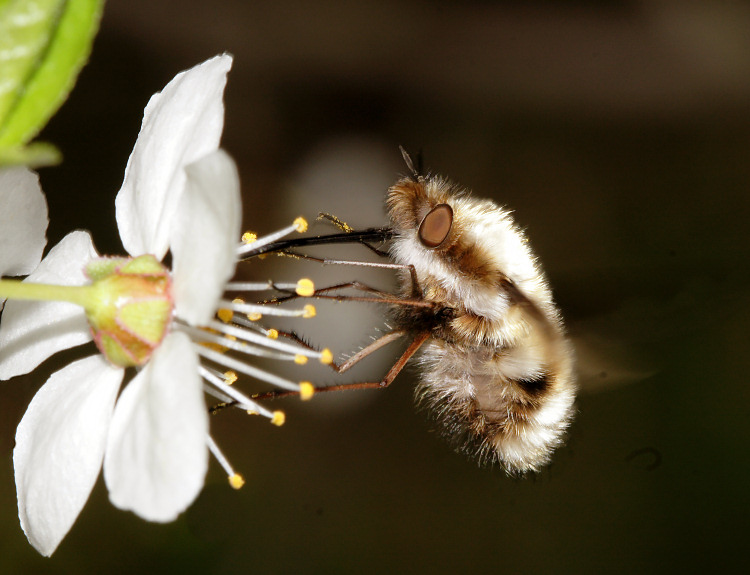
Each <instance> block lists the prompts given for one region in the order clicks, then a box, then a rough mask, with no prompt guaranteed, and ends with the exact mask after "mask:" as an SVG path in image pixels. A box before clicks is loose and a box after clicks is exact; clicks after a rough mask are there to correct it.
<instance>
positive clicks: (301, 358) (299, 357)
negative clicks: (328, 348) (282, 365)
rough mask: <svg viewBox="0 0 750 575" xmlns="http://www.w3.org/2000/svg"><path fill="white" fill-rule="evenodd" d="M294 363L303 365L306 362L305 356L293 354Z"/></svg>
mask: <svg viewBox="0 0 750 575" xmlns="http://www.w3.org/2000/svg"><path fill="white" fill-rule="evenodd" d="M294 363H296V364H297V365H305V364H306V363H307V356H305V355H301V354H299V353H298V354H297V355H295V356H294Z"/></svg>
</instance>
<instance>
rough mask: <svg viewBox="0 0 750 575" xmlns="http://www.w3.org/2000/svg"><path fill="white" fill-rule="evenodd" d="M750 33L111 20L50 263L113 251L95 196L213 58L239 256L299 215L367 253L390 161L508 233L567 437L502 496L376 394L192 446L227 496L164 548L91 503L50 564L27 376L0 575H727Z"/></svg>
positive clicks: (736, 557)
mask: <svg viewBox="0 0 750 575" xmlns="http://www.w3.org/2000/svg"><path fill="white" fill-rule="evenodd" d="M748 30H750V3H748V2H721V3H719V2H695V1H689V0H688V1H685V0H650V1H646V0H643V1H636V0H630V1H628V0H611V1H596V2H594V1H583V0H580V1H566V2H551V1H547V2H544V1H529V2H519V1H516V2H511V1H505V2H503V1H495V2H492V1H489V0H485V1H461V2H457V1H450V0H442V1H435V2H426V1H416V0H401V1H398V2H395V1H392V0H378V1H375V0H362V1H359V2H351V3H346V2H331V1H320V2H314V3H309V2H302V1H290V0H274V1H246V0H214V1H213V2H210V3H209V2H199V1H195V0H191V1H187V0H180V1H178V0H149V1H146V0H129V1H127V2H126V1H124V0H111V1H110V2H109V3H108V4H107V6H106V9H105V14H104V19H103V22H102V29H101V32H100V34H99V36H98V39H97V41H96V44H95V47H94V51H93V55H92V58H91V61H90V63H89V64H88V66H87V67H86V68H85V69H84V71H83V73H82V75H81V77H80V80H79V82H78V85H77V87H76V88H75V90H74V91H73V93H72V95H71V97H70V99H69V101H68V102H67V103H66V104H65V106H64V107H63V108H62V110H61V111H60V112H59V113H58V115H57V116H56V117H55V118H54V119H53V120H52V121H51V123H50V124H49V126H48V128H47V129H46V131H45V132H44V133H43V139H46V140H49V141H52V142H54V143H55V144H57V145H58V146H59V147H60V148H61V149H62V152H63V153H64V155H65V161H64V163H63V164H62V165H61V166H59V167H56V168H50V169H45V170H43V171H42V174H41V177H42V184H43V187H44V189H45V191H46V193H47V197H48V201H49V204H50V217H51V224H50V230H49V241H50V244H49V245H54V243H55V242H57V241H58V240H59V239H60V238H61V237H62V236H63V235H64V234H65V233H67V232H68V231H70V230H71V229H74V228H86V229H89V230H91V231H92V233H93V236H94V239H95V242H96V245H97V247H98V248H99V250H100V251H101V252H103V253H113V254H118V253H121V252H122V248H121V245H120V242H119V239H118V234H117V231H116V226H115V218H114V196H115V193H116V192H117V190H118V189H119V187H120V184H121V182H122V177H123V173H124V168H125V164H126V161H127V158H128V155H129V153H130V150H131V149H132V146H133V143H134V142H135V138H136V135H137V133H138V129H139V127H140V121H141V116H142V112H143V107H144V106H145V104H146V102H147V101H148V98H149V96H150V95H151V94H152V93H153V92H156V91H158V90H160V89H161V88H162V87H163V86H164V85H165V84H166V83H167V82H168V81H169V80H170V79H171V78H172V77H173V76H174V75H175V74H176V73H177V72H178V71H180V70H183V69H185V68H188V67H191V66H193V65H195V64H197V63H198V62H200V61H202V60H204V59H206V58H208V57H210V56H212V55H214V54H216V53H219V52H223V51H228V52H231V53H232V54H234V56H235V62H234V68H233V70H232V72H231V73H230V77H229V82H228V87H227V91H226V108H227V109H226V127H225V134H224V140H223V141H224V146H225V147H226V148H227V149H228V150H229V151H230V152H231V153H232V154H233V156H234V157H235V159H236V160H237V162H238V164H239V167H240V171H241V177H242V184H243V194H244V202H245V208H244V209H245V213H244V227H245V228H247V229H253V230H255V231H257V232H259V233H266V232H270V231H273V230H275V229H277V228H279V227H281V226H283V225H286V224H287V223H289V222H290V221H291V220H292V219H293V218H294V217H296V216H298V215H301V214H303V215H305V216H307V217H308V218H309V219H310V220H312V219H314V217H315V215H316V214H317V213H318V212H320V211H324V212H332V213H334V214H336V215H337V216H338V217H340V218H341V219H343V220H345V221H346V222H348V223H349V224H351V225H353V226H355V227H363V226H377V225H383V224H384V223H385V222H386V220H385V212H384V209H383V197H384V194H385V191H386V189H387V188H388V186H389V185H390V184H391V183H392V182H393V181H395V179H396V178H397V177H398V175H399V174H401V173H404V172H405V166H404V165H403V162H402V161H401V157H400V154H399V151H398V146H399V145H403V146H404V147H405V148H407V149H408V150H410V151H412V152H413V153H416V152H417V151H420V150H421V151H422V153H423V156H424V159H425V165H426V166H427V167H428V168H430V169H431V170H432V171H434V172H439V173H441V174H443V175H446V176H449V177H450V178H452V179H454V180H456V181H458V182H460V183H461V184H463V185H465V186H467V187H469V188H471V189H472V190H473V191H474V193H475V194H476V195H478V196H487V197H492V198H494V199H495V200H496V201H498V202H499V203H501V204H503V205H506V206H508V207H509V208H511V209H513V210H514V211H515V214H516V218H517V220H518V222H519V223H520V224H521V225H522V226H523V227H524V228H525V229H526V230H527V232H528V234H529V237H530V238H531V242H532V244H533V246H534V248H535V250H536V252H537V254H538V255H539V257H540V258H541V260H542V262H543V264H544V265H545V268H546V270H547V273H548V275H549V278H550V282H551V284H552V286H553V289H554V292H555V295H556V298H557V300H558V302H559V304H560V307H561V309H562V312H563V314H564V316H565V317H566V319H567V322H568V324H569V328H570V331H571V334H572V335H573V336H574V337H575V339H576V341H577V342H578V343H579V356H580V364H581V365H580V368H581V380H582V391H581V393H580V397H579V400H578V404H577V405H578V415H577V417H576V420H575V422H574V424H573V426H572V427H571V430H570V434H569V438H568V441H567V445H566V446H565V447H564V448H562V449H560V450H558V452H557V453H556V455H555V457H554V462H553V464H552V465H551V466H550V467H549V468H548V469H546V470H545V471H543V472H542V473H540V474H539V475H538V476H535V477H529V478H526V479H522V480H517V479H510V478H507V477H505V476H504V474H503V472H502V471H500V470H499V469H482V468H478V467H477V466H476V465H475V464H474V463H473V462H472V461H468V460H466V458H465V457H463V456H461V455H457V454H455V453H453V452H452V451H451V449H450V448H449V447H448V446H446V445H445V444H444V443H443V442H442V441H441V440H440V439H439V438H438V437H437V436H436V434H435V433H434V432H432V427H431V423H430V421H429V419H428V417H427V416H426V415H425V414H424V413H421V412H419V411H416V410H415V409H414V406H413V401H412V393H413V388H414V378H415V377H416V375H417V374H416V373H415V371H414V370H407V371H406V372H405V373H403V374H402V375H401V376H399V378H398V379H397V380H396V382H395V383H394V385H393V386H391V388H390V389H388V390H387V391H362V392H350V393H348V394H338V395H336V394H330V395H329V396H322V395H321V396H318V397H315V398H314V399H313V401H312V402H310V403H305V404H301V403H299V402H298V401H295V400H279V402H278V406H279V407H282V408H283V409H285V410H286V412H287V423H286V425H285V426H284V427H282V428H280V429H279V428H276V427H273V426H271V425H268V424H267V423H266V422H264V421H261V420H259V419H257V418H252V417H248V416H245V415H242V414H236V413H230V412H229V411H227V412H225V413H222V414H221V415H219V416H216V417H214V418H212V434H213V436H214V438H215V439H216V440H217V442H218V443H219V444H220V445H221V446H222V447H223V448H224V450H225V452H226V454H227V455H228V457H229V458H230V460H231V461H232V463H233V464H234V465H235V467H236V468H237V469H238V471H240V472H241V473H243V474H244V476H245V478H246V480H247V484H246V485H245V487H244V488H243V489H242V490H240V491H238V492H235V491H233V490H231V489H230V488H229V487H228V486H227V484H226V478H225V477H224V475H223V473H222V472H221V470H220V468H219V466H218V465H216V464H215V462H212V464H211V468H210V472H209V475H208V478H207V482H206V487H205V489H204V491H203V493H202V495H201V496H200V498H199V499H198V500H197V502H196V503H195V504H194V505H193V507H192V508H191V509H190V510H189V511H187V512H186V513H185V514H184V515H183V516H182V517H181V518H180V519H179V520H178V521H176V522H174V523H171V524H168V525H156V524H149V523H146V522H144V521H142V520H140V519H139V518H137V517H135V516H133V515H132V514H129V513H125V512H121V511H119V510H117V509H115V508H113V507H112V506H111V505H110V503H109V501H108V499H107V494H106V489H105V487H104V485H103V482H102V481H101V480H100V481H99V483H98V484H97V486H96V488H95V490H94V492H93V494H92V496H91V498H90V500H89V502H88V504H87V505H86V507H85V508H84V510H83V513H82V514H81V516H80V517H79V519H78V521H77V523H76V524H75V525H74V527H73V529H72V530H71V532H70V534H69V535H68V536H67V538H66V539H65V540H64V541H63V543H62V544H61V546H60V548H59V549H58V550H57V552H56V553H55V555H54V556H53V558H52V559H44V558H41V557H39V556H38V555H37V554H36V552H35V551H34V550H33V548H32V547H31V546H29V545H28V543H27V541H26V539H25V537H24V535H23V533H22V531H21V529H20V527H19V525H18V520H17V517H16V501H15V489H14V483H13V470H12V461H11V455H12V449H13V435H14V432H15V427H16V425H17V423H18V421H19V420H20V418H21V416H22V415H23V412H24V410H25V408H26V405H27V404H28V402H29V400H30V399H31V397H32V396H33V394H34V393H35V392H36V390H37V389H38V388H39V386H40V385H41V383H42V382H43V381H44V379H45V377H46V376H47V375H48V374H49V373H51V372H52V371H53V370H54V369H56V368H57V367H58V364H55V362H48V363H47V364H45V365H44V366H43V369H41V370H40V371H38V372H36V373H35V374H33V376H30V377H25V378H18V379H15V380H12V381H10V382H5V383H3V384H2V385H1V386H0V409H2V415H1V417H0V426H1V429H0V448H1V449H0V506H1V508H2V509H3V513H2V515H0V572H2V573H10V574H15V573H29V574H30V573H35V574H36V573H41V574H47V573H49V574H55V573H135V572H143V573H151V572H153V573H172V572H174V573H182V574H187V573H211V574H229V573H245V572H247V573H326V574H333V573H402V572H410V573H428V572H429V573H434V574H437V573H456V572H482V573H602V572H607V573H671V572H699V571H703V570H705V569H708V568H710V569H711V570H712V571H718V572H740V571H743V562H744V563H745V565H744V567H745V568H747V563H748V559H747V553H746V552H745V551H744V548H745V543H746V536H747V533H748V532H749V531H748V511H749V510H750V505H749V504H750V495H748V489H747V481H748V479H747V478H748V472H750V465H749V464H748V457H747V453H748V439H750V417H748V416H749V415H750V409H749V408H750V387H749V386H748V381H747V379H748V373H749V372H750V337H749V336H748V323H750V311H749V309H750V306H749V304H750V293H749V292H748V286H749V285H750V272H749V270H748V266H747V257H748V255H750V245H749V243H748V233H747V227H748V223H747V220H748V216H749V215H750V201H748V192H750V162H748V159H749V158H750V113H749V112H750V34H748ZM314 231H320V232H324V231H329V230H328V228H327V227H325V226H322V227H317V228H315V229H314ZM311 252H315V253H316V254H321V253H322V254H325V255H331V254H336V257H363V256H364V255H366V254H362V251H361V250H360V251H357V250H354V251H348V250H343V251H340V250H336V251H327V250H325V249H322V250H321V249H318V250H311ZM342 254H343V255H342ZM276 264H279V262H278V261H275V262H274V261H267V262H263V263H262V264H258V265H257V266H256V264H255V263H253V264H246V265H243V267H242V269H241V274H242V275H243V277H247V278H256V279H259V280H262V279H268V277H273V278H274V279H276V280H287V279H291V280H294V279H297V278H298V277H301V276H303V275H313V276H315V278H316V280H317V282H318V283H319V284H320V285H323V284H326V283H335V282H336V281H340V279H341V278H344V279H359V280H363V281H367V282H369V283H372V284H374V285H377V286H378V287H381V288H384V289H389V288H390V289H392V287H393V285H394V284H393V277H392V275H390V274H389V273H387V272H378V273H375V274H373V273H371V272H368V273H365V272H364V271H362V270H359V269H356V268H346V269H337V270H333V269H331V268H325V269H321V268H320V267H319V266H315V265H312V264H309V263H298V262H292V261H282V262H280V264H281V265H276ZM384 314H385V310H384V309H382V308H378V307H377V306H374V305H370V304H357V303H350V302H347V303H341V304H337V305H333V306H325V305H323V304H321V305H320V306H319V313H318V317H316V318H315V319H314V320H309V321H310V323H309V324H304V325H299V324H295V326H294V327H295V328H296V329H298V330H299V331H300V332H301V333H302V334H303V335H305V336H309V337H310V338H311V339H313V340H315V342H316V343H319V344H321V345H328V346H329V347H331V348H332V349H333V350H334V352H335V353H336V355H337V357H339V358H340V357H343V356H344V355H345V354H346V353H347V352H352V351H356V349H358V347H360V346H362V345H365V344H366V343H367V342H368V341H369V338H371V337H373V336H376V335H377V334H378V329H379V328H383V322H384ZM396 347H397V346H396ZM75 353H79V352H76V351H74V352H73V355H75ZM397 354H398V349H386V350H383V351H381V352H380V353H379V354H378V355H377V357H372V358H368V360H367V361H366V362H363V363H364V364H363V366H362V368H361V371H359V372H357V373H355V374H352V375H350V376H347V377H346V378H345V377H343V376H341V377H338V376H336V375H335V374H333V373H329V372H327V371H320V372H317V371H316V372H314V374H313V375H311V374H310V372H308V371H307V370H306V369H304V368H298V370H297V372H296V375H294V374H293V375H292V377H295V378H298V379H302V378H308V377H312V378H314V379H315V381H316V382H319V383H339V382H341V381H353V380H356V379H357V378H361V377H366V378H379V377H380V376H381V375H382V374H383V373H385V371H386V370H387V369H388V367H389V365H390V364H391V363H392V362H393V360H394V359H395V357H396V356H397ZM69 357H70V355H69V356H68V358H69ZM244 389H245V390H247V391H254V390H255V389H257V388H256V387H253V384H252V382H246V383H245V384H244ZM282 401H283V402H284V404H283V406H282V405H281V402H282Z"/></svg>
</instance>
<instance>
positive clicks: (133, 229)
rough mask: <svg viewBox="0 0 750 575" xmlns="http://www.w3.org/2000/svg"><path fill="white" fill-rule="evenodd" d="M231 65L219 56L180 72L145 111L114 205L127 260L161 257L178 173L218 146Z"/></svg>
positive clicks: (179, 188)
mask: <svg viewBox="0 0 750 575" xmlns="http://www.w3.org/2000/svg"><path fill="white" fill-rule="evenodd" d="M231 66H232V57H231V56H229V55H227V54H224V55H222V56H216V57H215V58H212V59H211V60H208V61H206V62H204V63H203V64H200V65H198V66H196V67H194V68H191V69H190V70H187V71H185V72H181V73H179V74H177V76H175V78H174V79H173V80H172V81H171V82H170V83H169V84H167V86H166V87H165V88H164V90H162V92H161V93H157V94H154V95H153V96H152V97H151V100H150V101H149V103H148V105H147V106H146V109H145V111H144V113H143V123H142V124H141V131H140V134H138V140H137V141H136V143H135V147H134V148H133V152H132V153H131V154H130V158H129V159H128V165H127V167H126V168H125V179H124V181H123V184H122V188H121V189H120V191H119V193H118V194H117V199H116V200H115V206H116V208H117V225H118V227H119V229H120V237H121V238H122V243H123V246H125V249H126V250H127V251H128V253H129V254H130V255H132V256H140V255H143V254H148V253H150V254H153V255H155V256H156V257H157V258H159V259H161V258H163V257H164V254H166V253H167V249H168V237H169V227H170V225H171V222H172V216H173V214H174V211H175V210H176V208H177V202H178V201H179V199H180V196H181V195H182V192H183V189H184V187H185V171H184V168H185V166H186V165H188V164H190V163H191V162H194V161H195V160H197V159H199V158H201V157H203V156H205V155H206V154H208V153H210V152H213V151H214V150H216V149H217V148H218V147H219V140H220V138H221V132H222V129H223V127H224V103H223V101H222V95H223V93H224V86H225V84H226V75H227V72H228V71H229V68H231Z"/></svg>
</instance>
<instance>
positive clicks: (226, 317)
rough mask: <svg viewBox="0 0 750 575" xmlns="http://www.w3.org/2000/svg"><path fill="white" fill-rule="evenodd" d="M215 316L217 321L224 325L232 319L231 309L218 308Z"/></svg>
mask: <svg viewBox="0 0 750 575" xmlns="http://www.w3.org/2000/svg"><path fill="white" fill-rule="evenodd" d="M216 315H218V316H219V319H220V320H221V321H223V322H224V323H229V322H230V321H232V318H233V317H234V312H233V311H232V310H231V309H228V308H225V307H222V308H219V311H217V312H216Z"/></svg>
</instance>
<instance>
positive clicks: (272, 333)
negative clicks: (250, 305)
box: [266, 328, 279, 339]
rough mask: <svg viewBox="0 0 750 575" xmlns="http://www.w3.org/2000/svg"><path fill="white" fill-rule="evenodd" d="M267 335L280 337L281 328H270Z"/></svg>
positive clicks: (271, 337) (268, 336) (274, 337)
mask: <svg viewBox="0 0 750 575" xmlns="http://www.w3.org/2000/svg"><path fill="white" fill-rule="evenodd" d="M266 337H267V338H268V339H279V330H277V329H273V328H271V329H269V330H268V331H267V332H266Z"/></svg>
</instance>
